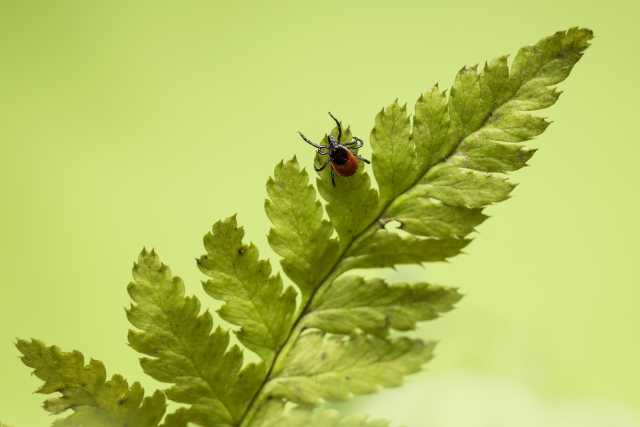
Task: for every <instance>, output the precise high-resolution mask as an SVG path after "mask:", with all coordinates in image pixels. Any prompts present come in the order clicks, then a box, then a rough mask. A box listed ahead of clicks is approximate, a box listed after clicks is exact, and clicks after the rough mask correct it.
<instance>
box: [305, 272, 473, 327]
mask: <svg viewBox="0 0 640 427" xmlns="http://www.w3.org/2000/svg"><path fill="white" fill-rule="evenodd" d="M460 298H461V295H460V293H458V291H457V290H456V289H448V288H444V287H440V286H434V285H430V284H428V283H416V284H407V283H397V284H394V285H389V284H387V283H386V282H385V281H384V280H382V279H370V280H365V279H363V278H361V277H358V276H342V277H340V278H339V279H337V280H336V281H335V283H334V284H333V286H332V287H331V288H330V289H329V290H328V291H327V292H326V293H325V294H323V295H322V297H320V298H318V299H317V300H315V301H314V305H313V307H312V308H311V310H310V314H309V315H308V316H306V317H305V319H304V324H305V326H306V327H309V328H317V329H320V330H323V331H325V332H330V333H334V334H354V333H358V332H366V333H370V334H375V335H381V336H384V335H386V333H387V331H388V329H389V328H391V329H395V330H399V331H407V330H411V329H414V328H415V326H416V323H417V322H419V321H426V320H432V319H435V318H437V317H438V316H439V315H440V314H442V313H445V312H447V311H449V310H451V309H452V308H453V306H454V304H455V303H457V302H458V301H459V300H460Z"/></svg>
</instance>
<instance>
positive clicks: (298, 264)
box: [265, 158, 338, 305]
mask: <svg viewBox="0 0 640 427" xmlns="http://www.w3.org/2000/svg"><path fill="white" fill-rule="evenodd" d="M267 192H268V194H269V198H268V199H267V201H266V203H265V209H266V212H267V215H268V216H269V219H270V220H271V223H272V224H273V226H272V228H271V231H270V232H269V244H270V245H271V247H272V248H273V250H274V251H275V252H276V253H277V254H278V255H280V256H281V257H282V261H281V264H282V269H283V270H284V272H285V273H286V274H287V275H288V276H289V277H290V278H291V280H293V281H294V282H295V283H296V285H298V287H299V289H300V291H301V293H302V299H303V305H304V303H305V302H306V301H307V300H308V299H309V298H310V296H311V294H312V293H313V291H314V290H315V289H316V287H317V282H318V281H319V280H320V279H321V278H322V277H323V276H324V275H325V274H326V273H327V271H328V270H329V269H330V268H331V265H332V264H333V263H334V262H335V260H336V259H337V256H338V244H337V242H336V241H335V240H334V239H332V238H331V234H332V233H333V227H332V226H331V224H330V223H329V222H328V221H326V220H324V219H323V218H322V216H323V209H322V205H321V204H320V202H319V201H318V199H317V198H316V191H315V190H314V189H313V187H312V186H311V185H309V176H308V174H307V173H306V172H305V171H304V170H301V169H300V166H299V164H298V160H297V159H296V158H293V159H292V160H290V161H288V162H286V163H285V162H281V163H280V164H278V166H276V169H275V172H274V177H273V178H272V179H271V178H270V179H269V181H268V183H267Z"/></svg>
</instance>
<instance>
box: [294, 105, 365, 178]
mask: <svg viewBox="0 0 640 427" xmlns="http://www.w3.org/2000/svg"><path fill="white" fill-rule="evenodd" d="M329 116H331V118H332V119H333V121H334V122H336V125H337V126H338V138H337V139H336V138H335V137H334V136H333V135H329V136H327V143H328V144H327V145H320V144H316V143H315V142H312V141H310V140H309V139H308V138H307V137H306V136H304V135H303V134H302V132H298V133H299V134H300V137H302V139H303V140H304V142H306V143H307V144H309V145H311V146H313V147H315V148H316V149H317V150H318V154H319V155H320V156H329V157H328V158H327V161H326V162H324V163H323V164H322V165H320V166H318V165H316V164H314V165H313V168H314V169H315V170H316V172H320V171H322V170H324V168H326V167H327V165H329V164H331V183H332V184H333V186H334V187H335V186H336V179H335V174H338V175H340V176H351V175H353V174H354V173H356V171H357V170H358V164H359V163H360V161H363V162H365V163H370V162H369V160H367V159H365V158H364V157H361V156H360V155H359V154H358V150H359V149H360V148H361V147H362V146H363V145H364V141H363V140H361V139H360V138H358V137H357V136H354V137H353V140H351V141H349V142H345V143H344V144H343V143H342V126H341V125H340V121H339V120H338V119H336V118H335V116H334V115H333V114H331V113H329Z"/></svg>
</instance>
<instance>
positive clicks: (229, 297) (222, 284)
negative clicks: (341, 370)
mask: <svg viewBox="0 0 640 427" xmlns="http://www.w3.org/2000/svg"><path fill="white" fill-rule="evenodd" d="M243 236H244V231H243V229H242V228H239V227H238V225H237V222H236V218H235V216H234V217H231V218H228V219H227V220H225V221H219V222H217V223H215V224H214V225H213V229H212V231H211V233H208V234H207V235H206V236H205V238H204V245H205V248H206V250H207V254H206V255H203V256H202V257H200V259H199V260H198V266H199V267H200V270H201V271H202V272H203V273H205V274H206V275H207V276H209V277H211V279H210V280H208V281H207V282H205V283H204V289H205V290H206V291H207V293H208V294H209V295H211V296H212V297H213V298H216V299H218V300H222V301H224V302H225V304H224V305H223V306H222V308H221V309H220V310H219V311H218V313H219V314H220V317H222V318H223V319H224V320H226V321H228V322H230V323H233V324H234V325H238V326H240V327H241V329H240V331H239V332H237V333H236V335H237V337H238V339H239V340H240V342H241V343H242V344H244V345H245V346H246V347H247V348H249V349H250V350H253V351H254V352H256V353H257V354H259V355H260V357H262V359H263V360H264V361H265V362H267V363H269V362H270V361H271V359H272V358H273V355H274V353H275V352H276V351H277V350H278V349H279V348H280V346H281V345H282V343H283V342H284V340H285V339H286V337H287V335H288V333H289V330H290V327H291V322H292V316H293V314H294V313H293V312H294V310H295V307H296V291H295V290H294V289H293V288H290V287H287V288H286V289H283V286H282V280H281V278H280V276H279V275H276V276H272V275H271V266H270V264H269V262H268V261H265V260H260V259H259V254H258V250H257V248H256V247H255V246H254V245H253V244H250V245H245V244H243V243H242V238H243Z"/></svg>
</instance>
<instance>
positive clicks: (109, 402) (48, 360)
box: [16, 340, 166, 427]
mask: <svg viewBox="0 0 640 427" xmlns="http://www.w3.org/2000/svg"><path fill="white" fill-rule="evenodd" d="M16 347H17V348H18V350H20V352H21V353H22V361H23V362H24V364H25V365H27V366H29V367H30V368H33V370H34V372H33V373H34V374H35V375H36V376H37V377H38V378H40V379H41V380H42V381H44V385H43V386H42V387H40V389H38V393H42V394H53V393H59V394H60V395H61V396H60V397H57V398H52V399H48V400H46V401H45V403H44V408H45V409H46V410H47V411H49V412H51V413H53V414H61V413H63V412H65V411H67V410H72V411H73V414H71V415H70V416H69V417H67V418H65V419H62V420H58V421H56V422H55V423H54V426H55V427H67V426H69V427H70V426H74V427H77V426H78V425H87V426H91V427H93V426H99V427H127V426H132V425H135V426H139V427H155V426H157V425H158V423H159V422H160V420H161V419H162V417H163V415H164V412H165V409H166V404H165V399H164V395H163V394H162V393H160V392H155V393H154V394H153V396H151V397H144V390H143V389H142V386H140V384H139V383H134V384H133V385H131V386H129V384H128V383H127V381H125V379H124V378H122V377H121V376H120V375H114V376H113V377H111V379H109V380H107V379H106V378H107V374H106V370H105V367H104V365H103V364H102V362H100V361H98V360H94V359H92V360H91V361H90V362H89V363H87V364H85V359H84V356H83V355H82V353H80V352H78V351H73V352H70V353H66V352H63V351H61V350H60V349H59V348H58V347H55V346H52V347H48V346H46V345H45V344H43V343H42V342H40V341H38V340H31V341H24V340H19V341H18V342H17V344H16Z"/></svg>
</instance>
